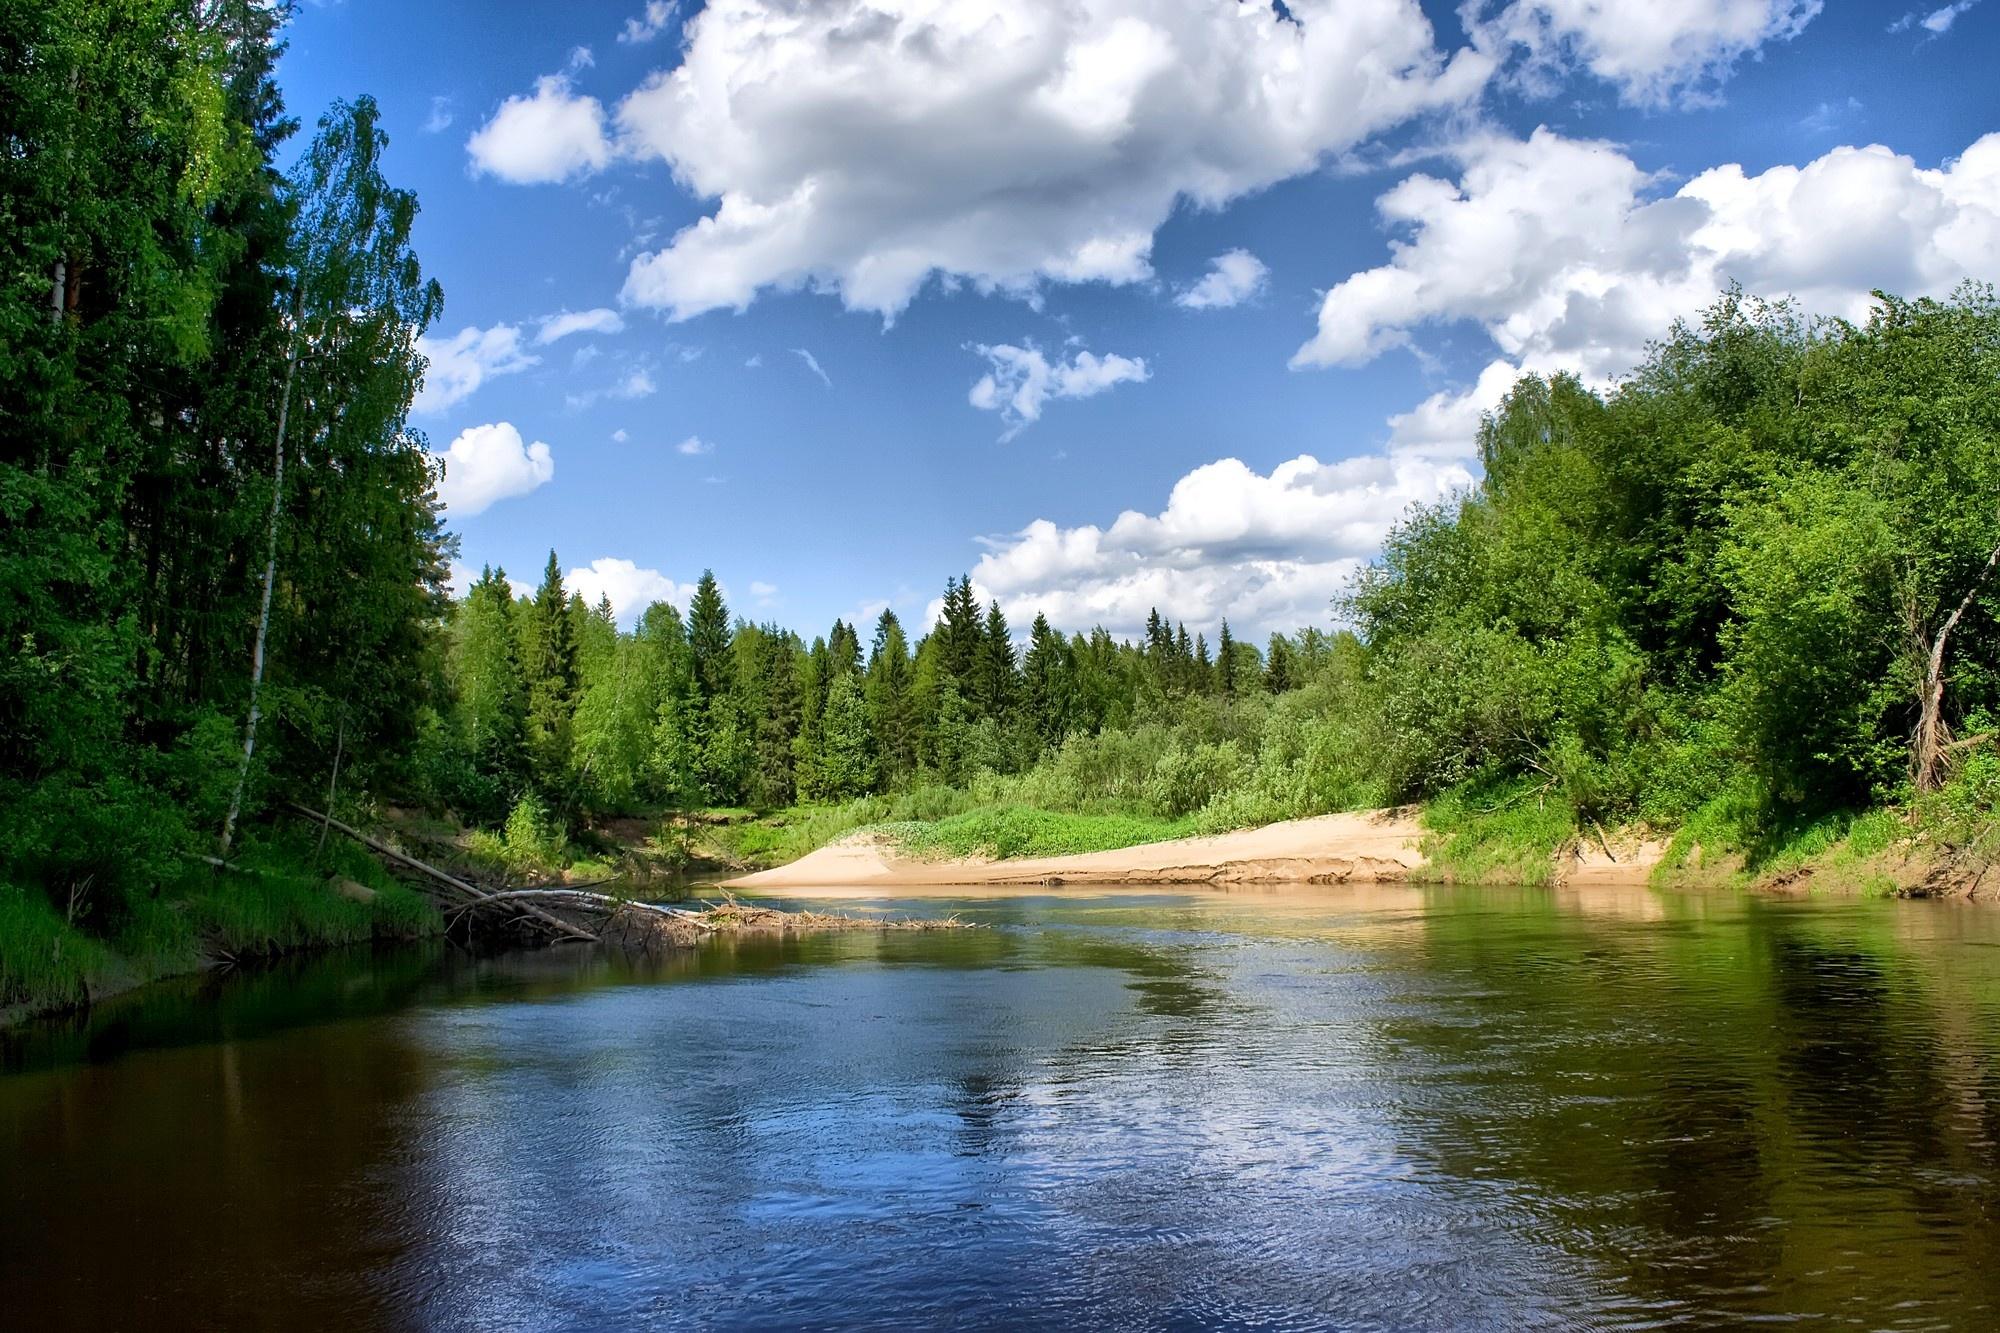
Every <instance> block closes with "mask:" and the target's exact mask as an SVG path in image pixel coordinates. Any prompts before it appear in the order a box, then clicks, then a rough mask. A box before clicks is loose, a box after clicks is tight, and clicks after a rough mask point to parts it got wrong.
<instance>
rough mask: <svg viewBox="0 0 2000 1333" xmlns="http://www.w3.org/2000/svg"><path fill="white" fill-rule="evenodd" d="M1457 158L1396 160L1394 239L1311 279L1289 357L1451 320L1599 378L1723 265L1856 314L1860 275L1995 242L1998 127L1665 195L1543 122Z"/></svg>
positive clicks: (1353, 352)
mask: <svg viewBox="0 0 2000 1333" xmlns="http://www.w3.org/2000/svg"><path fill="white" fill-rule="evenodd" d="M1459 156H1460V159H1461V162H1462V166H1463V170H1462V172H1461V175H1460V178H1459V180H1458V181H1457V182H1456V183H1452V182H1449V181H1444V180H1438V179H1435V178H1433V177H1430V176H1426V175H1416V176H1411V177H1410V178H1408V179H1407V180H1404V181H1402V182H1401V183H1400V184H1398V185H1396V186H1395V187H1394V188H1393V189H1391V190H1390V191H1389V192H1388V193H1387V194H1385V195H1383V196H1382V198H1381V199H1380V200H1379V201H1378V203H1377V206H1378V208H1379V209H1380V211H1381V213H1382V216H1383V218H1384V219H1385V220H1386V221H1387V222H1389V223H1390V224H1391V225H1393V226H1397V227H1400V228H1407V229H1408V232H1409V235H1408V237H1407V239H1404V238H1398V239H1395V240H1392V241H1391V242H1390V254H1391V257H1390V260H1389V262H1388V263H1386V264H1384V265H1382V266H1380V267H1378V268H1373V269H1368V270H1366V271H1363V272H1360V273H1355V274H1353V275H1351V276H1350V277H1348V278H1347V279H1346V280H1344V281H1342V282H1340V283H1338V284H1337V285H1335V286H1334V287H1333V289H1332V290H1330V291H1329V292H1328V293H1327V294H1326V297H1325V300H1324V302H1323V304H1322V306H1321V309H1320V314H1319V329H1318V332H1317V334H1316V335H1315V336H1314V337H1313V338H1312V339H1311V340H1310V341H1309V342H1307V343H1306V344H1305V345H1304V346H1302V347H1301V348H1300V349H1299V350H1298V352H1297V354H1296V355H1295V356H1294V357H1293V360H1292V364H1293V365H1294V366H1330V365H1360V364H1363V363H1365V362H1367V361H1370V360H1372V359H1373V358H1375V357H1376V356H1379V355H1380V354H1381V353H1382V352H1384V351H1387V350H1389V349H1390V348H1394V347H1400V346H1405V345H1408V344H1409V343H1410V342H1411V339H1412V337H1413V335H1414V333H1415V331H1416V330H1417V329H1419V328H1421V327H1424V326H1427V325H1434V324H1446V323H1451V322H1456V321H1460V320H1467V321H1472V322H1474V323H1476V324H1478V325H1479V326H1480V327H1481V328H1483V329H1484V330H1485V332H1486V334H1487V336H1488V337H1489V338H1490V339H1491V340H1492V342H1493V344H1494V346H1495V347H1496V348H1498V350H1499V351H1500V353H1501V354H1502V355H1503V356H1505V357H1506V358H1507V359H1508V360H1510V361H1512V362H1513V363H1515V364H1516V365H1518V366H1521V367H1522V368H1524V369H1527V370H1534V371H1543V372H1546V371H1550V370H1556V369H1568V370H1574V371H1576V372H1578V373H1581V374H1583V375H1584V376H1586V377H1587V378H1590V379H1593V380H1596V381H1603V380H1606V379H1608V378H1610V377H1611V376H1614V375H1616V374H1617V373H1619V372H1621V371H1623V370H1624V369H1626V368H1628V367H1630V366H1631V365H1633V364H1635V363H1636V362H1637V361H1638V360H1639V359H1640V358H1641V357H1642V356H1643V354H1644V351H1645V346H1646V342H1647V340H1649V339H1651V338H1655V337H1658V336H1659V335H1660V334H1661V333H1662V332H1663V331H1664V330H1665V329H1666V328H1667V327H1668V325H1669V324H1670V323H1671V322H1672V321H1673V320H1674V319H1676V318H1684V317H1687V316H1691V315H1694V314H1696V313H1698V312H1699V311H1700V310H1702V309H1703V308H1704V307H1705V306H1707V305H1708V304H1710V303H1711V302H1712V301H1713V300H1714V299H1715V296H1716V293H1717V292H1718V291H1719V290H1720V289H1721V288H1722V287H1723V286H1724V285H1725V284H1726V283H1728V282H1730V281H1732V280H1734V281H1738V282H1741V283H1742V284H1743V285H1744V286H1745V287H1746V288H1747V289H1748V290H1750V291H1752V292H1755V293H1762V294H1767V295H1774V296H1775V295H1791V296H1794V297H1796V298H1797V299H1798V301H1799V303H1800V304H1801V305H1802V306H1803V307H1804V308H1805V309H1806V310H1808V311H1811V312H1814V313H1819V314H1828V315H1837V316H1842V317H1846V318H1855V317H1859V316H1861V315H1863V314H1864V313H1865V312H1866V310H1867V307H1868V305H1869V301H1870V296H1869V293H1870V291H1871V290H1872V289H1874V288H1878V287H1879V288H1882V289H1885V290H1888V291H1893V292H1897V293H1900V294H1904V295H1910V296H1918V295H1938V294H1943V293H1945V292H1948V291H1949V290H1950V289H1951V288H1952V287H1953V286H1955V285H1957V283H1959V282H1960V281H1962V280H1963V279H1965V278H1968V277H1975V278H1976V277H1981V276H1990V273H1991V269H1992V262H1993V256H1994V255H1995V254H1996V253H2000V133H1996V134H1989V135H1987V136H1986V137H1984V138H1982V139H1980V140H1979V141H1978V142H1976V143H1974V144H1973V145H1972V146H1971V147H1969V148H1968V149H1966V151H1965V153H1964V154H1963V155H1961V156H1960V157H1959V158H1958V159H1957V161H1955V162H1950V163H1947V164H1946V165H1944V166H1942V167H1939V168H1936V169H1925V168H1921V167H1919V166H1917V164H1916V163H1915V162H1914V161H1912V160H1911V159H1910V158H1909V157H1906V156H1903V155H1900V154H1897V153H1894V152H1891V151H1890V150H1889V149H1887V148H1884V147H1881V146H1880V145H1873V146H1870V147H1866V148H1836V149H1833V150H1832V151H1831V152H1828V153H1827V154H1825V155H1824V156H1822V157H1819V158H1816V159H1814V160H1813V161H1811V162H1808V163H1807V164H1806V165H1804V166H1802V167H1790V166H1779V167H1773V168H1771V169H1770V170H1768V171H1765V172H1762V173H1760V174H1758V175H1754V176H1753V175H1749V174H1747V173H1746V172H1745V171H1744V170H1743V168H1742V167H1740V166H1737V165H1734V164H1731V165H1725V166H1718V167H1713V168H1710V169H1709V170H1707V171H1704V172H1702V173H1701V174H1699V175H1697V176H1695V177H1694V178H1693V179H1691V180H1689V181H1688V182H1687V183H1686V184H1684V185H1683V186H1681V187H1680V189H1679V190H1678V191H1676V192H1674V193H1673V194H1671V195H1665V196H1661V197H1654V196H1653V195H1652V194H1651V193H1650V191H1649V187H1650V186H1651V185H1652V181H1651V179H1650V178H1649V177H1648V176H1647V175H1646V174H1645V173H1644V172H1642V171H1640V170H1639V168H1638V167H1636V166H1635V165H1634V164H1633V163H1632V161H1631V160H1630V159H1629V158H1627V157H1626V156H1625V154H1624V153H1623V152H1622V151H1621V150H1619V149H1618V148H1617V147H1615V146H1614V145H1612V144H1608V143H1602V142H1597V141H1591V140H1576V139H1566V138H1563V137H1562V136H1560V135H1557V134H1554V133H1552V132H1550V131H1549V130H1546V129H1541V130H1537V131H1535V133H1534V134H1533V135H1532V136H1530V137H1529V138H1528V139H1527V140H1525V141H1522V140H1515V139H1507V138H1498V137H1493V138H1486V139H1482V140H1479V141H1477V142H1475V143H1472V144H1469V145H1467V146H1465V147H1464V148H1462V149H1461V150H1460V153H1459Z"/></svg>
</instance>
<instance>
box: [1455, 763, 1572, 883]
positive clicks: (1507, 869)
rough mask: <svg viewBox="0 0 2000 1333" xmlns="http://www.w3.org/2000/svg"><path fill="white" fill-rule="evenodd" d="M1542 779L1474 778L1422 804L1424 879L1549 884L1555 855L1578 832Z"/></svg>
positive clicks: (1564, 805)
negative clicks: (1544, 787) (1551, 796)
mask: <svg viewBox="0 0 2000 1333" xmlns="http://www.w3.org/2000/svg"><path fill="white" fill-rule="evenodd" d="M1543 785H1544V784H1542V783H1539V782H1534V781H1531V780H1528V779H1522V778H1511V779H1505V780H1501V781H1481V780H1478V779H1475V780H1473V781H1471V782H1467V783H1465V784H1463V785H1461V786H1458V787H1454V788H1452V789H1451V790H1450V791H1447V792H1445V793H1444V794H1443V795H1441V796H1438V797H1435V798H1434V799H1432V800H1431V801H1430V802H1429V803H1428V804H1427V805H1425V806H1424V813H1423V823H1424V829H1425V835H1424V843H1423V850H1424V855H1425V856H1426V857H1427V858H1429V861H1430V864H1429V866H1428V867H1427V869H1426V872H1425V877H1426V878H1435V879H1439V880H1445V881H1449V882H1451V883H1454V884H1547V883H1548V882H1549V881H1550V880H1551V879H1552V878H1554V876H1555V872H1556V853H1557V852H1558V851H1559V850H1561V848H1562V846H1563V844H1564V843H1565V842H1567V841H1569V840H1570V839H1571V838H1572V837H1575V836H1576V831H1577V829H1576V814H1575V812H1574V811H1572V810H1571V809H1570V806H1569V804H1568V802H1566V801H1562V800H1560V799H1551V798H1550V797H1549V796H1548V795H1547V794H1546V793H1545V792H1544V790H1543Z"/></svg>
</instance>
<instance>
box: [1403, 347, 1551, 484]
mask: <svg viewBox="0 0 2000 1333" xmlns="http://www.w3.org/2000/svg"><path fill="white" fill-rule="evenodd" d="M1520 378H1521V370H1520V368H1519V367H1518V366H1515V365H1513V364H1511V363H1509V362H1506V361H1490V362H1488V363H1487V365H1486V368H1485V369H1484V370H1481V371H1480V372H1479V377H1478V378H1477V379H1476V380H1474V381H1473V382H1472V383H1471V384H1469V385H1467V386H1465V387H1464V388H1461V389H1440V390H1439V391H1438V392H1436V393H1434V394H1432V395H1431V396H1430V397H1428V398H1426V399H1424V401H1422V402H1421V403H1418V404H1417V405H1416V406H1415V407H1413V408H1411V409H1410V410H1409V411H1407V412H1398V413H1397V414H1396V415H1394V416H1392V417H1390V418H1389V448H1390V450H1391V452H1393V453H1396V454H1400V455H1410V456H1415V457H1423V458H1436V459H1441V460H1442V459H1452V458H1460V459H1464V458H1471V457H1473V456H1474V455H1475V454H1477V453H1478V451H1479V422H1480V418H1482V417H1484V416H1485V415H1486V414H1487V413H1489V412H1491V411H1493V410H1494V409H1496V408H1498V407H1499V406H1500V400H1501V399H1502V398H1505V397H1506V396H1507V391H1508V390H1510V389H1512V388H1513V387H1514V384H1515V382H1516V381H1518V380H1519V379H1520Z"/></svg>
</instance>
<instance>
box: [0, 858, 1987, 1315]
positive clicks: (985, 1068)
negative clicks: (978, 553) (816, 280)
mask: <svg viewBox="0 0 2000 1333" xmlns="http://www.w3.org/2000/svg"><path fill="white" fill-rule="evenodd" d="M891 906H896V905H895V904H891ZM902 906H905V907H908V908H910V909H911V910H913V911H916V912H919V913H921V914H927V915H931V914H937V913H939V912H941V911H948V910H952V909H953V907H954V906H955V905H954V904H950V903H940V902H938V901H937V900H929V901H926V902H923V903H920V904H914V903H913V904H904V905H902ZM957 906H958V910H960V912H961V915H963V916H964V917H966V918H968V919H973V920H977V921H980V922H982V923H985V927H986V928H983V929H980V930H977V931H968V932H957V933H930V934H918V933H888V934H873V933H870V934H865V935H823V936H809V937H804V938H796V939H790V940H774V939H763V940H739V941H733V942H722V943H720V944H717V945H715V946H713V947H710V948H707V949H704V950H701V951H697V952H694V953H691V954H688V955H684V956H677V957H673V958H670V959H661V960H656V961H653V962H647V961H646V960H633V959H620V958H608V957H605V956H602V955H599V954H596V953H594V952H592V951H590V950H589V949H587V948H559V949H553V950H546V951H542V952H539V953H524V954H517V955H511V956H503V957H499V958H488V959H484V960H477V959H472V958H469V957H467V956H465V955H463V954H461V953H458V952H456V951H455V950H452V949H451V948H449V947H447V946H426V947H422V948H404V949H397V950H390V951H378V952H369V951H358V952H350V953H345V954H340V955H336V956H333V957H330V958H324V959H320V960H316V961H314V962H311V963H305V964H298V965H292V966H287V967H283V968H279V969H275V970H272V971H268V972H260V973H255V974H249V975H241V976H236V977H230V978H220V979H207V980H203V981H199V982H190V983H183V984H180V985H178V986H167V987H159V988H155V989H153V990H151V991H148V992H145V993H142V994H140V995H136V996H133V997H130V998H129V999H128V1000H127V1001H125V1002H124V1003H121V1004H117V1005H114V1006H110V1007H108V1008H107V1009H106V1010H104V1011H100V1013H99V1014H98V1015H97V1016H95V1017H94V1018H93V1019H91V1020H90V1021H89V1022H87V1023H83V1024H79V1025H70V1026H68V1027H65V1028H60V1029H55V1030H44V1031H41V1032H35V1033H29V1034H25V1035H16V1036H13V1037H10V1038H7V1039H6V1040H5V1044H4V1045H0V1060H4V1069H5V1072H4V1073H0V1311H5V1312H6V1313H5V1316H4V1318H0V1322H5V1323H7V1324H8V1325H9V1326H13V1327H23V1328H38V1329H39V1328H53V1327H65V1326H74V1327H97V1328H113V1327H118V1328H124V1327H143V1326H164V1325H167V1324H173V1325H180V1324H200V1325H203V1326H208V1327H305V1326H311V1325H325V1324H337V1325H344V1326H368V1325H374V1326H396V1327H438V1328H479V1329H489V1328H494V1329H515V1328H518V1329H545V1328H613V1327H618V1328H623V1327H644V1326H712V1325H729V1326H761V1327H774V1328H775V1327H797V1326H833V1325H854V1324H867V1325H872V1326H895V1325H903V1326H915V1327H935V1326H938V1325H941V1324H963V1325H973V1326H994V1325H1007V1326H1013V1327H1035V1326H1040V1327H1050V1326H1063V1327H1193V1326H1214V1327H1251V1326H1256V1327H1280V1328H1282V1327H1300V1328H1306V1327H1312V1328H1319V1327H1345V1328H1379V1329H1408V1328H1483V1327H1492V1328H1545V1327H1546V1328H1579V1329H1582V1328H1590V1329H1604V1328H1676V1327H1685V1328H1711V1327H1716V1326H1718V1325H1740V1324H1743V1323H1746V1322H1751V1321H1759V1322H1762V1321H1777V1322H1796V1323H1799V1324H1801V1325H1803V1326H1806V1327H1815V1328H1818V1327H1854V1328H1967V1329H1969V1328H1985V1327H1993V1326H1995V1323H1996V1319H2000V1228H1996V1226H1995V1223H1996V1220H2000V1217H1996V1208H2000V1140H1996V1135H2000V1109H1996V1108H2000V949H1996V946H2000V913H1996V912H1993V911H1992V910H1991V909H1979V908H1967V907H1964V906H1959V905H1949V904H1915V903H1883V902H1811V901H1801V902H1772V901H1763V900H1756V899H1746V898H1739V897H1735V896H1726V897H1681V896H1672V895H1656V894H1651V893H1643V892H1621V891H1607V890H1593V891H1590V892H1586V893H1577V894H1563V893H1559V892H1554V891H1530V890H1520V891H1512V890H1477V891H1454V890H1448V889H1430V890H1415V889H1409V890H1401V889H1387V890H1385V889H1350V890H1328V891H1316V892H1312V893H1309V894H1303V895H1301V894H1300V893H1298V892H1297V891H1287V892H1285V893H1283V894H1277V893H1256V892H1248V893H1236V894H1230V895H1206V894H1205V895H1200V896H1164V895H1156V896H1138V895H1119V896H1104V897H1087V898H1075V897H1070V898H1057V897H1033V898H1022V899H1012V900H992V899H982V900H974V901H968V902H966V903H964V904H962V905H957ZM17 1321H18V1322H17Z"/></svg>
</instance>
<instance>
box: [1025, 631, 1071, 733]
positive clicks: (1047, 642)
mask: <svg viewBox="0 0 2000 1333" xmlns="http://www.w3.org/2000/svg"><path fill="white" fill-rule="evenodd" d="M1070 658H1071V653H1070V647H1069V645H1068V644H1067V643H1066V642H1064V640H1063V637H1062V635H1060V634H1057V633H1056V632H1055V631H1054V630H1053V629H1052V628H1050V626H1049V618H1048V617H1047V616H1045V615H1043V614H1042V613H1041V612H1039V611H1037V612H1036V613H1035V623H1034V625H1033V626H1032V627H1030V629H1029V631H1028V656H1027V660H1026V661H1025V662H1024V663H1023V666H1022V682H1021V692H1022V699H1023V706H1024V708H1025V709H1026V712H1027V717H1028V725H1029V727H1030V728H1031V729H1032V730H1033V732H1034V734H1035V736H1036V738H1037V739H1038V740H1039V741H1040V742H1041V743H1042V744H1043V745H1044V746H1056V745H1061V744H1062V742H1063V739H1064V738H1065V737H1066V736H1067V735H1068V734H1069V730H1070V726H1071V714H1072V712H1073V711H1074V698H1073V695H1074V690H1075V684H1074V681H1073V679H1072V677H1073V671H1072V668H1071V661H1070Z"/></svg>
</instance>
